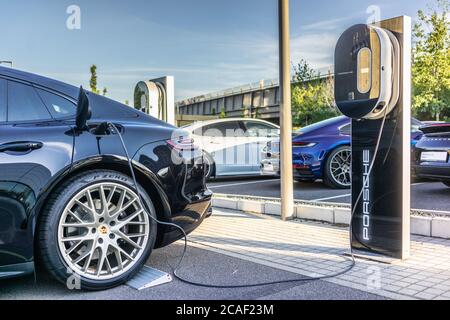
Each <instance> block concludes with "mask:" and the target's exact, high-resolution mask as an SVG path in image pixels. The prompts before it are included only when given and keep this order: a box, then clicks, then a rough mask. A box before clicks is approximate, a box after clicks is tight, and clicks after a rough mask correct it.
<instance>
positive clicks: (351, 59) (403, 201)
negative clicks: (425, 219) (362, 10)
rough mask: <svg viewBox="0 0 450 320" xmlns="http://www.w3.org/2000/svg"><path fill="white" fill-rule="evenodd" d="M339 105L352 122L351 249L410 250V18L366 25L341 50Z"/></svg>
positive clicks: (402, 255) (346, 37) (403, 253)
mask: <svg viewBox="0 0 450 320" xmlns="http://www.w3.org/2000/svg"><path fill="white" fill-rule="evenodd" d="M335 99H336V105H337V107H338V108H339V110H340V111H341V112H342V113H343V114H344V115H346V116H348V117H350V118H352V220H351V230H352V248H353V250H355V252H356V254H358V253H361V254H362V255H371V256H373V255H377V254H378V255H383V256H389V257H392V258H399V259H406V258H408V256H409V251H410V180H411V179H410V152H411V151H410V149H411V18H410V17H406V16H402V17H398V18H393V19H389V20H385V21H381V22H379V23H375V24H373V25H365V24H359V25H355V26H353V27H351V28H349V29H347V30H346V31H345V32H344V33H343V34H342V36H341V37H340V39H339V41H338V43H337V45H336V52H335Z"/></svg>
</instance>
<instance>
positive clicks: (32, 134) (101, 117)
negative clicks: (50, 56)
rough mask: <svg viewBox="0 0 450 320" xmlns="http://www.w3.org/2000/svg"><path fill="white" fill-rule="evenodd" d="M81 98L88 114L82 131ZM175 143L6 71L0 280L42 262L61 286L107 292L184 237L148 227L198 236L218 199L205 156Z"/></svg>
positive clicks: (0, 116)
mask: <svg viewBox="0 0 450 320" xmlns="http://www.w3.org/2000/svg"><path fill="white" fill-rule="evenodd" d="M83 94H84V97H85V98H86V99H85V100H86V101H87V102H88V104H89V109H90V113H91V114H90V120H89V121H87V122H86V123H85V126H84V127H83V128H79V127H78V126H79V124H78V122H79V121H83V119H81V120H80V119H79V117H80V114H79V113H78V110H79V108H77V106H78V107H79V106H80V98H79V97H83ZM85 117H86V118H88V117H87V114H86V115H85ZM84 120H86V119H84ZM105 123H112V124H114V125H115V128H116V129H117V130H118V131H120V133H121V135H122V136H123V140H124V142H125V145H126V149H128V153H129V155H130V158H131V159H130V158H127V157H126V156H125V150H124V148H123V146H122V145H121V142H120V140H119V136H118V135H117V134H111V132H109V131H110V128H109V129H108V127H106V126H105ZM111 130H112V129H111ZM175 133H176V128H175V127H173V126H171V125H168V124H167V123H164V122H162V121H159V120H157V119H154V118H152V117H150V116H148V115H146V114H144V113H142V112H140V111H137V110H134V109H132V108H130V107H127V106H125V105H122V104H120V103H118V102H115V101H113V100H110V99H107V98H105V97H102V96H99V95H96V94H93V93H84V90H82V89H79V88H77V87H74V86H71V85H67V84H64V83H61V82H59V81H55V80H52V79H48V78H45V77H41V76H38V75H34V74H30V73H25V72H21V71H17V70H14V69H9V68H3V67H0V279H1V278H8V277H16V276H21V275H25V274H28V273H31V272H33V270H34V267H35V262H36V261H40V262H42V264H43V265H44V266H45V267H46V268H47V269H48V270H49V271H50V272H51V274H53V275H54V276H55V277H56V278H57V279H58V280H60V281H62V282H67V279H70V278H71V277H73V276H77V277H78V278H79V279H80V282H81V287H82V288H84V289H92V290H98V289H105V288H110V287H113V286H116V285H119V284H122V283H124V282H126V281H127V280H129V279H130V278H131V277H133V276H134V275H135V274H136V272H138V271H139V269H140V268H141V267H142V265H143V264H144V263H145V262H146V261H147V259H148V257H149V256H150V254H151V252H152V249H154V248H159V247H163V246H166V245H168V244H170V243H172V242H174V241H175V240H178V239H180V238H181V237H182V232H180V230H178V229H177V228H175V227H174V226H167V225H162V224H160V223H156V222H155V220H154V219H152V217H153V218H156V219H158V220H160V221H163V222H172V223H175V224H176V225H178V226H181V227H182V228H183V229H184V230H185V231H186V233H189V232H191V231H192V230H194V229H195V228H196V227H197V226H198V225H199V224H200V223H201V222H202V221H203V219H204V218H205V217H207V216H208V215H209V214H210V201H211V195H212V194H211V192H210V191H209V190H208V188H207V187H206V185H205V178H204V165H203V160H202V154H201V151H200V150H198V149H196V147H195V145H194V144H193V142H192V141H191V140H188V139H186V138H184V137H183V136H182V135H179V134H178V133H176V134H175ZM129 161H131V162H132V166H133V168H134V170H133V171H134V172H135V175H136V180H137V185H136V184H134V181H133V179H132V178H131V177H132V175H131V172H130V171H131V170H129V169H130V168H129V166H128V165H129V164H130V162H129ZM135 186H137V189H138V190H136V188H135ZM139 194H140V195H141V196H142V198H143V201H139V200H140V198H139ZM143 206H144V207H146V208H143Z"/></svg>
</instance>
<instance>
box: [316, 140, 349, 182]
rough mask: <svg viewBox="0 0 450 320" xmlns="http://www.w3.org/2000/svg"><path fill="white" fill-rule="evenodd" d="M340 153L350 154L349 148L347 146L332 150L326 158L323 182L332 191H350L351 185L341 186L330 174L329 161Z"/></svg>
mask: <svg viewBox="0 0 450 320" xmlns="http://www.w3.org/2000/svg"><path fill="white" fill-rule="evenodd" d="M342 151H350V152H351V148H350V147H349V146H342V147H339V148H336V149H334V150H333V151H332V152H331V153H330V155H329V156H328V158H327V161H326V163H325V168H324V178H323V182H324V184H325V185H326V186H328V187H330V188H333V189H350V188H351V184H350V185H343V184H341V183H339V182H338V181H337V180H336V179H335V178H334V177H333V174H332V168H331V161H332V159H333V158H334V156H335V155H336V154H338V153H340V152H342Z"/></svg>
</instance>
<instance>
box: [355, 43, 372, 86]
mask: <svg viewBox="0 0 450 320" xmlns="http://www.w3.org/2000/svg"><path fill="white" fill-rule="evenodd" d="M357 72H358V80H357V82H358V91H359V92H360V93H367V92H369V90H370V88H371V87H372V51H371V50H370V49H369V48H362V49H361V50H359V53H358V70H357Z"/></svg>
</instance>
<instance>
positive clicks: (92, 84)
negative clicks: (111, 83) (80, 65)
mask: <svg viewBox="0 0 450 320" xmlns="http://www.w3.org/2000/svg"><path fill="white" fill-rule="evenodd" d="M90 72H91V80H90V81H89V86H90V87H91V91H92V92H93V93H95V94H100V91H99V90H98V89H97V66H96V65H95V64H93V65H92V66H91V68H90ZM107 93H108V89H107V88H103V90H102V94H103V95H104V96H106V94H107Z"/></svg>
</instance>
